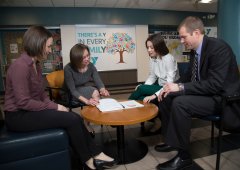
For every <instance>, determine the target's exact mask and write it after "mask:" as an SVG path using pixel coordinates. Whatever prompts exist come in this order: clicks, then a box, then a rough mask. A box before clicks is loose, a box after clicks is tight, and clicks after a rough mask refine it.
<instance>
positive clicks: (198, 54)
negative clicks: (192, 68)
mask: <svg viewBox="0 0 240 170" xmlns="http://www.w3.org/2000/svg"><path fill="white" fill-rule="evenodd" d="M201 51H202V42H201V43H200V45H199V46H198V48H197V50H196V53H197V57H198V79H199V80H200V67H199V66H200V59H201Z"/></svg>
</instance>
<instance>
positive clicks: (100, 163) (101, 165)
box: [93, 159, 117, 170]
mask: <svg viewBox="0 0 240 170" xmlns="http://www.w3.org/2000/svg"><path fill="white" fill-rule="evenodd" d="M93 164H94V166H95V167H96V169H98V170H102V169H104V168H111V167H113V166H114V165H116V164H117V161H115V160H113V161H104V160H100V159H94V160H93Z"/></svg>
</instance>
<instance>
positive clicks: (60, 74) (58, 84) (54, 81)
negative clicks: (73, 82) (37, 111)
mask: <svg viewBox="0 0 240 170" xmlns="http://www.w3.org/2000/svg"><path fill="white" fill-rule="evenodd" d="M46 79H47V81H48V85H49V86H50V87H51V88H62V86H63V83H64V71H63V70H58V71H54V72H51V73H49V74H48V75H46ZM52 97H53V99H57V98H59V97H60V94H59V90H58V89H53V90H52Z"/></svg>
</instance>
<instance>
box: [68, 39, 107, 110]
mask: <svg viewBox="0 0 240 170" xmlns="http://www.w3.org/2000/svg"><path fill="white" fill-rule="evenodd" d="M64 85H65V87H66V88H68V89H69V90H70V92H71V94H72V95H73V96H74V99H75V101H80V102H83V103H85V104H86V105H92V106H95V105H97V104H98V100H99V99H100V95H102V96H109V92H108V91H107V90H106V88H105V87H104V84H103V82H102V80H101V78H100V76H99V74H98V72H97V69H96V67H95V66H94V65H93V64H92V63H91V62H90V51H89V48H88V46H86V45H84V44H80V43H79V44H76V45H74V46H73V47H72V48H71V50H70V63H68V64H67V65H66V66H65V67H64Z"/></svg>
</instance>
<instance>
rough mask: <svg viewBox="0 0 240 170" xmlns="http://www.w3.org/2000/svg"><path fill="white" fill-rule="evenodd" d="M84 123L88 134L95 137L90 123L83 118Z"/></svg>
mask: <svg viewBox="0 0 240 170" xmlns="http://www.w3.org/2000/svg"><path fill="white" fill-rule="evenodd" d="M84 125H85V127H86V128H87V130H88V132H89V133H90V135H91V136H92V137H93V138H94V137H95V131H94V130H93V128H92V126H91V125H90V122H88V121H86V120H84Z"/></svg>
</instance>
